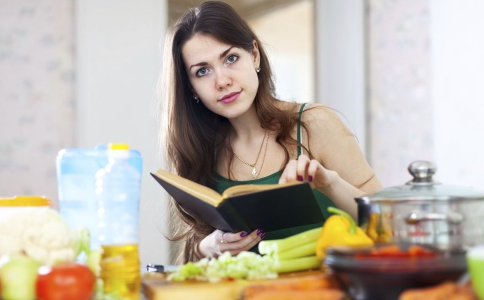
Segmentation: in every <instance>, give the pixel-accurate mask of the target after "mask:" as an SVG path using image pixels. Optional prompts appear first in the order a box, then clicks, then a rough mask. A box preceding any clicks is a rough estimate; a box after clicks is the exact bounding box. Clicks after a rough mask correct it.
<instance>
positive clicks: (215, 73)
mask: <svg viewBox="0 0 484 300" xmlns="http://www.w3.org/2000/svg"><path fill="white" fill-rule="evenodd" d="M182 56H183V60H184V62H185V67H186V70H187V73H188V77H189V79H190V83H191V84H192V87H193V89H194V91H193V93H194V94H195V95H196V96H198V98H199V99H200V100H201V101H202V102H203V104H204V105H205V106H206V107H207V108H208V109H210V110H211V111H213V112H214V113H216V114H219V115H221V116H224V117H226V118H229V119H231V118H236V117H239V116H240V115H242V114H243V113H245V112H246V111H247V110H248V109H249V108H250V106H251V105H252V103H253V102H254V98H255V95H256V93H257V89H258V87H259V78H258V76H257V72H256V70H255V69H256V68H258V67H259V50H258V46H257V43H256V42H255V41H254V48H253V49H252V50H250V52H249V51H246V50H244V49H242V48H238V47H234V46H232V45H229V44H225V43H222V42H220V41H218V40H216V39H214V38H212V37H211V36H208V35H201V34H196V35H194V36H193V37H192V38H191V39H189V40H188V41H187V42H186V43H185V45H184V46H183V47H182ZM193 101H196V100H195V99H193Z"/></svg>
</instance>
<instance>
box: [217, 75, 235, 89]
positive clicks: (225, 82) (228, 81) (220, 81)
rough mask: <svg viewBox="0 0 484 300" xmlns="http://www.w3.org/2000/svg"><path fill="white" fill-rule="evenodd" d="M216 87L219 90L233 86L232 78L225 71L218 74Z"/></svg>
mask: <svg viewBox="0 0 484 300" xmlns="http://www.w3.org/2000/svg"><path fill="white" fill-rule="evenodd" d="M216 85H217V89H219V90H222V89H224V88H225V87H227V86H231V85H232V78H231V77H230V75H229V74H228V72H226V71H223V70H221V71H218V72H217V78H216Z"/></svg>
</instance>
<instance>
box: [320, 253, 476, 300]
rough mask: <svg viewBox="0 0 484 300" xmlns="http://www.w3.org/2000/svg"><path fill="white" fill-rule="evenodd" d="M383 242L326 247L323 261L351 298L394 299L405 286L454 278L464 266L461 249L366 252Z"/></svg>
mask: <svg viewBox="0 0 484 300" xmlns="http://www.w3.org/2000/svg"><path fill="white" fill-rule="evenodd" d="M383 246H384V245H380V246H375V247H373V248H368V247H366V248H361V247H360V248H358V247H332V248H329V249H328V250H327V252H326V253H327V254H326V259H325V261H324V263H325V265H326V266H327V267H328V268H329V269H330V270H331V272H332V273H333V274H334V275H335V277H336V278H337V279H338V280H339V281H340V282H341V284H342V285H343V286H344V287H345V289H346V292H347V293H348V294H349V295H350V296H351V298H352V299H354V300H397V299H398V297H399V295H400V293H402V292H403V291H404V290H406V289H409V288H423V287H428V286H432V285H437V284H439V283H442V282H444V281H447V280H453V281H456V280H458V279H459V278H460V277H461V276H462V275H463V274H464V273H465V272H466V270H467V264H466V258H465V254H464V253H462V252H459V253H449V252H447V253H444V252H439V251H437V250H435V255H434V256H428V257H418V256H417V257H391V256H389V257H372V256H368V255H367V254H368V253H369V252H370V251H371V249H378V247H383ZM402 249H403V250H406V249H407V248H406V247H405V246H402Z"/></svg>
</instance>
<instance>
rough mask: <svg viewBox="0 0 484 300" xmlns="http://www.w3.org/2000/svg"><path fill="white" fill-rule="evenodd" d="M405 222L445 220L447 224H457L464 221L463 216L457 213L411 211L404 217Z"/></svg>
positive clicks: (417, 222)
mask: <svg viewBox="0 0 484 300" xmlns="http://www.w3.org/2000/svg"><path fill="white" fill-rule="evenodd" d="M404 220H405V222H406V223H407V224H411V225H414V224H419V223H420V222H427V221H446V222H447V223H449V224H453V225H457V224H460V223H462V221H464V216H463V215H461V214H458V213H453V212H450V213H447V214H445V213H426V214H418V213H411V214H409V215H408V216H406V217H405V219H404Z"/></svg>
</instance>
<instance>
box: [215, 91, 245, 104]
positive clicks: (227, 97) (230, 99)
mask: <svg viewBox="0 0 484 300" xmlns="http://www.w3.org/2000/svg"><path fill="white" fill-rule="evenodd" d="M239 95H240V92H236V93H230V94H228V95H225V96H223V97H222V99H220V100H219V101H220V102H222V103H225V104H227V103H231V102H234V101H235V100H237V98H238V97H239Z"/></svg>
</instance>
